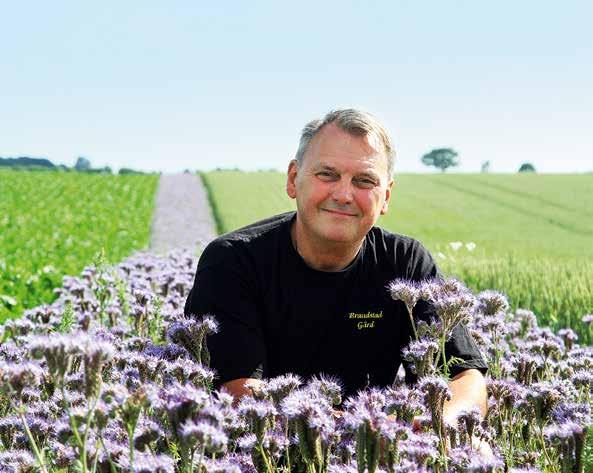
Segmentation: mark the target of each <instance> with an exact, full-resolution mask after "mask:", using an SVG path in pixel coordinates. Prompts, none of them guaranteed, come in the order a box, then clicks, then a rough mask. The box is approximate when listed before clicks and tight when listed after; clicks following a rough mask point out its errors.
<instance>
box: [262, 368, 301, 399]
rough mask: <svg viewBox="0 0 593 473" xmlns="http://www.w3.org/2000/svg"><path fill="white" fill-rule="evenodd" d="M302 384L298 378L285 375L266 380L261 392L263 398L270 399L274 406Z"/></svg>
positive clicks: (292, 375)
mask: <svg viewBox="0 0 593 473" xmlns="http://www.w3.org/2000/svg"><path fill="white" fill-rule="evenodd" d="M302 384H303V381H302V380H301V378H300V377H299V376H296V375H294V374H286V375H283V376H277V377H275V378H272V379H269V380H267V381H266V382H265V383H264V384H263V386H262V388H261V390H262V393H263V394H264V395H265V396H269V397H270V398H272V400H273V401H274V404H280V402H281V401H282V400H283V399H284V398H285V397H286V396H288V395H289V394H290V393H291V392H292V391H294V390H295V389H297V388H298V387H300V386H301V385H302Z"/></svg>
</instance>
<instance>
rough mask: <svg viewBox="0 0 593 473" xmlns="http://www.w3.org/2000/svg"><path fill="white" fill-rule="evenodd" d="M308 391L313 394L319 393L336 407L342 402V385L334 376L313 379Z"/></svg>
mask: <svg viewBox="0 0 593 473" xmlns="http://www.w3.org/2000/svg"><path fill="white" fill-rule="evenodd" d="M307 389H308V390H309V391H311V392H314V393H319V394H320V395H321V396H322V397H324V398H325V399H327V401H328V402H329V403H330V404H332V405H334V406H337V405H339V404H341V402H342V391H343V388H342V383H341V382H340V380H339V379H338V378H336V377H334V376H327V375H323V374H321V375H319V376H318V377H313V378H312V379H311V381H309V384H308V385H307Z"/></svg>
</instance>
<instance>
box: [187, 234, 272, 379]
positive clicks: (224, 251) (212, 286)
mask: <svg viewBox="0 0 593 473" xmlns="http://www.w3.org/2000/svg"><path fill="white" fill-rule="evenodd" d="M254 279H255V278H254V277H252V274H251V272H250V271H249V268H247V267H246V265H245V263H243V262H242V261H241V259H240V258H239V257H238V256H237V254H236V249H235V248H233V247H232V244H231V243H229V242H226V241H221V240H214V241H213V242H212V243H210V245H208V246H207V247H206V249H205V250H204V252H203V253H202V256H201V257H200V261H199V263H198V268H197V271H196V277H195V280H194V285H193V288H192V290H191V291H190V293H189V295H188V298H187V300H186V303H185V310H184V313H185V315H186V316H202V315H205V314H211V315H214V317H215V318H216V320H217V321H218V323H219V331H218V333H216V334H212V335H210V336H208V338H207V341H206V343H207V346H208V350H209V352H210V367H211V368H213V369H215V370H216V372H217V378H216V379H215V383H214V387H215V388H219V387H220V385H222V384H223V383H226V382H227V381H231V380H233V379H239V378H249V377H254V376H253V373H254V372H255V371H256V369H257V368H258V366H260V365H261V364H262V363H263V362H264V359H265V345H264V337H263V331H262V328H261V321H260V316H259V314H260V312H259V311H258V304H257V293H258V291H257V288H256V287H255V286H254Z"/></svg>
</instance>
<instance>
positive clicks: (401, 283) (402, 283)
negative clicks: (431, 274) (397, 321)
mask: <svg viewBox="0 0 593 473" xmlns="http://www.w3.org/2000/svg"><path fill="white" fill-rule="evenodd" d="M388 289H389V292H390V294H391V298H392V299H393V300H395V301H402V302H403V303H404V304H405V305H406V307H408V310H412V309H413V308H414V306H415V305H416V303H417V302H418V300H420V288H419V286H418V284H417V283H415V282H414V281H411V280H408V279H395V280H393V281H392V282H391V283H389V285H388Z"/></svg>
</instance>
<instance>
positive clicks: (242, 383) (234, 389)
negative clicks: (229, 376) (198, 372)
mask: <svg viewBox="0 0 593 473" xmlns="http://www.w3.org/2000/svg"><path fill="white" fill-rule="evenodd" d="M262 383H263V382H262V380H261V379H256V378H240V379H233V380H232V381H228V382H226V383H224V384H223V385H222V387H223V388H225V389H226V390H227V391H228V393H229V394H230V395H231V396H233V398H234V401H233V406H235V407H236V406H237V404H239V401H240V400H241V398H242V397H243V396H251V395H252V394H253V391H254V390H255V391H257V390H258V389H259V388H260V387H261V385H262Z"/></svg>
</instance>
